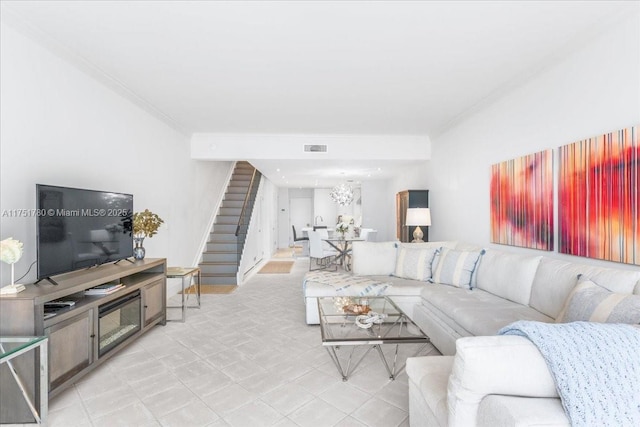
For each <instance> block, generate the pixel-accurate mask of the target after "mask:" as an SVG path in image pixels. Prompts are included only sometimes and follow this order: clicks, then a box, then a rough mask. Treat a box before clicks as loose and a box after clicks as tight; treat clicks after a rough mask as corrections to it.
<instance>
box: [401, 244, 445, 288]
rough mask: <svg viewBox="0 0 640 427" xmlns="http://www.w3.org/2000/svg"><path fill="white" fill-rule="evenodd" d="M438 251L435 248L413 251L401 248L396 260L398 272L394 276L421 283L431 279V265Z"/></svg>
mask: <svg viewBox="0 0 640 427" xmlns="http://www.w3.org/2000/svg"><path fill="white" fill-rule="evenodd" d="M437 251H438V250H437V249H435V248H431V249H413V248H407V247H400V249H398V257H397V259H396V270H395V272H394V273H393V275H394V276H396V277H402V278H403V279H413V280H421V281H427V280H429V279H431V264H432V263H433V258H434V257H435V255H436V252H437Z"/></svg>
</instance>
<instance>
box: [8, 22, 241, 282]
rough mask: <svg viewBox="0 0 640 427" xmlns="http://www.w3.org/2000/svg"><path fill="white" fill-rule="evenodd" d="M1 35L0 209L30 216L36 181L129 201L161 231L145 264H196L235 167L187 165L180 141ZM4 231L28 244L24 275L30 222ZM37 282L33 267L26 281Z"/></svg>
mask: <svg viewBox="0 0 640 427" xmlns="http://www.w3.org/2000/svg"><path fill="white" fill-rule="evenodd" d="M0 35H1V37H0V41H1V45H0V54H1V57H0V67H1V68H0V77H1V82H0V96H1V98H0V103H1V104H0V110H1V111H0V123H1V124H2V126H1V132H0V153H1V156H0V157H1V160H0V189H1V191H0V209H1V210H3V211H4V210H7V209H21V208H27V209H29V208H35V203H36V196H35V184H36V183H42V184H52V185H61V186H71V187H81V188H90V189H97V190H108V191H116V192H125V193H132V194H133V195H134V209H135V210H142V209H144V208H149V209H150V210H152V211H154V212H156V213H157V214H158V215H160V216H161V217H162V218H163V219H164V220H165V223H166V225H164V226H163V227H162V228H161V229H160V231H159V233H158V234H157V235H156V236H154V237H153V238H151V239H146V241H145V247H146V249H147V256H148V257H166V258H168V262H169V264H171V265H192V264H193V263H194V261H195V260H197V259H198V257H199V254H198V253H197V252H198V246H199V243H200V241H201V238H202V235H203V233H206V232H207V231H208V230H207V225H208V221H209V218H210V216H211V212H212V210H213V209H215V207H216V205H217V203H218V201H219V199H220V198H221V196H222V193H223V192H224V188H225V182H224V181H225V178H226V177H227V173H228V170H229V168H230V167H231V163H230V162H202V161H196V160H191V159H190V145H189V139H188V138H187V137H186V136H185V135H182V134H180V133H178V132H176V131H175V130H174V129H172V128H170V127H169V126H167V125H166V124H164V123H162V122H160V121H159V120H158V119H156V118H154V117H152V116H151V115H149V114H148V113H146V112H144V111H143V110H141V109H140V108H139V107H137V106H134V105H133V104H132V103H131V102H129V101H128V100H125V99H124V98H122V97H121V96H119V95H117V94H115V93H114V92H113V91H111V90H110V89H107V88H106V87H105V86H103V85H101V84H99V83H98V82H96V81H95V80H94V79H92V78H90V77H88V76H87V75H86V74H84V73H83V72H81V71H80V70H79V69H78V68H76V67H74V66H72V65H71V64H69V63H68V62H66V61H64V60H62V59H61V58H59V57H58V56H55V55H54V54H52V53H51V52H50V51H49V50H47V49H45V48H43V47H42V46H41V45H39V44H37V43H35V42H33V41H32V40H31V39H29V38H27V37H25V36H23V35H22V34H21V33H18V32H17V31H15V30H14V29H13V28H11V27H8V26H7V25H5V24H4V23H3V25H2V28H1V34H0ZM0 226H1V230H0V231H1V235H0V237H1V238H6V237H9V236H11V237H14V238H16V239H18V240H20V241H22V242H24V250H25V251H24V255H23V257H22V259H21V260H20V261H19V262H18V263H17V264H16V275H17V276H19V275H22V274H23V273H24V272H25V271H26V270H27V268H28V266H29V265H30V264H31V263H32V262H33V261H35V259H36V241H35V238H36V237H35V232H36V222H35V218H32V217H27V218H12V217H6V216H3V217H0ZM1 267H2V277H1V278H0V280H1V282H0V283H1V284H6V283H7V282H8V281H9V272H8V270H9V269H8V268H6V267H7V265H6V264H4V263H2V266H1ZM34 278H35V268H34V269H32V271H31V274H29V276H28V277H27V278H25V279H24V280H23V281H22V282H23V283H26V282H30V281H33V279H34Z"/></svg>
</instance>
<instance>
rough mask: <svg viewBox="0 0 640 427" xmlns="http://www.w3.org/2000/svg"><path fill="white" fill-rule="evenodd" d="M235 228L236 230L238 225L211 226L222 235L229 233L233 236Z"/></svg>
mask: <svg viewBox="0 0 640 427" xmlns="http://www.w3.org/2000/svg"><path fill="white" fill-rule="evenodd" d="M236 228H238V224H213V229H214V230H215V231H219V232H222V233H230V234H234V235H235V233H236Z"/></svg>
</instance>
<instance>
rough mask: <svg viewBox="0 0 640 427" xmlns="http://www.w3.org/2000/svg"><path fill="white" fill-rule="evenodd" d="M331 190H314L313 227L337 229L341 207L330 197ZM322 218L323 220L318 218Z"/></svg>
mask: <svg viewBox="0 0 640 427" xmlns="http://www.w3.org/2000/svg"><path fill="white" fill-rule="evenodd" d="M329 193H331V189H330V188H316V189H314V190H313V225H326V226H327V227H335V225H336V219H337V218H338V210H339V206H338V204H337V203H336V202H334V201H333V200H331V197H329ZM318 215H319V216H321V217H322V219H320V218H317V221H316V217H317V216H318Z"/></svg>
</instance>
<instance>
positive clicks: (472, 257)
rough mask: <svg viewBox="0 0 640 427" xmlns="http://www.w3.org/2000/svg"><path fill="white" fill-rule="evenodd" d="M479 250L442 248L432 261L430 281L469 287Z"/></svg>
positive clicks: (479, 253) (478, 257)
mask: <svg viewBox="0 0 640 427" xmlns="http://www.w3.org/2000/svg"><path fill="white" fill-rule="evenodd" d="M481 254H482V253H481V252H469V251H455V250H453V249H449V248H442V249H441V250H440V251H439V252H438V254H437V255H436V259H435V260H434V261H433V265H434V267H433V275H432V279H431V281H432V282H435V283H442V284H443V285H451V286H457V287H459V288H467V289H471V277H472V276H473V272H474V270H475V268H476V265H477V263H478V260H479V259H480V255H481Z"/></svg>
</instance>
